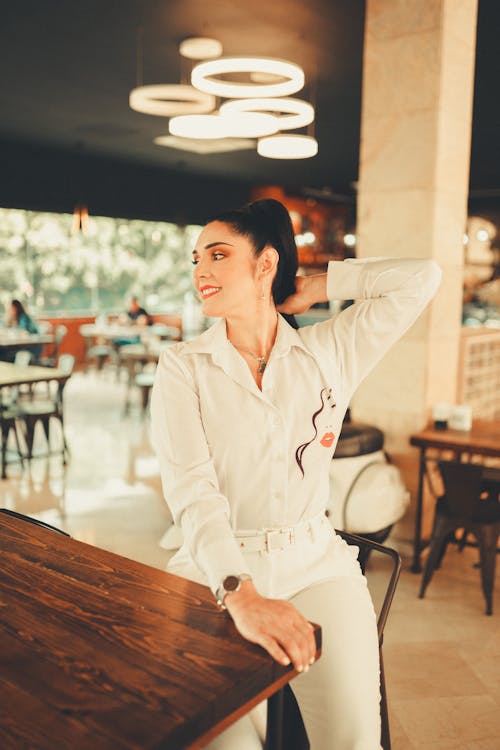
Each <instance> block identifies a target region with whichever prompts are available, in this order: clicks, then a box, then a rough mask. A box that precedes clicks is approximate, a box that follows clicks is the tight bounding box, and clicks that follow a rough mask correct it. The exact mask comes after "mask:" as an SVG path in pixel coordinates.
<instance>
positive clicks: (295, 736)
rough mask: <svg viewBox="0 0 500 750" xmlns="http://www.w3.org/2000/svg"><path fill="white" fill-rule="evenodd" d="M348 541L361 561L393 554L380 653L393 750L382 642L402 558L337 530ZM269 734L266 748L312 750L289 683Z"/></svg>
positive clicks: (385, 733)
mask: <svg viewBox="0 0 500 750" xmlns="http://www.w3.org/2000/svg"><path fill="white" fill-rule="evenodd" d="M336 533H337V534H339V536H341V537H342V538H343V539H345V541H346V542H347V543H348V544H352V545H355V546H356V547H358V548H359V553H358V560H360V559H361V560H366V558H367V552H376V553H381V554H383V555H385V556H386V557H389V558H390V560H391V566H392V569H391V574H390V578H389V581H388V584H387V587H386V590H385V595H384V599H383V602H382V606H381V609H380V612H379V615H378V618H377V630H378V643H379V654H380V695H381V700H380V718H381V745H382V747H383V750H390V747H391V736H390V730H389V715H388V708H387V691H386V686H385V677H384V662H383V658H382V645H383V642H384V628H385V623H386V622H387V616H388V614H389V610H390V607H391V604H392V600H393V598H394V593H395V591H396V586H397V583H398V580H399V575H400V573H401V557H400V555H399V554H398V552H396V550H394V549H392V548H391V547H385V546H383V545H381V544H378V543H377V542H374V541H372V540H371V539H365V538H364V537H360V536H357V535H355V534H349V533H347V532H346V531H336ZM267 727H268V728H267V735H266V742H265V745H264V747H265V750H281V749H283V750H309V747H310V745H309V740H308V738H307V733H306V730H305V727H304V723H303V721H302V717H301V715H300V711H299V707H298V705H297V701H296V700H295V696H294V694H293V691H292V689H291V687H290V686H289V685H285V687H284V688H283V689H282V690H279V691H278V692H277V693H275V694H274V695H273V696H271V697H270V698H269V700H268V703H267Z"/></svg>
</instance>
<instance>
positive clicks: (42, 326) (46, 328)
mask: <svg viewBox="0 0 500 750" xmlns="http://www.w3.org/2000/svg"><path fill="white" fill-rule="evenodd" d="M36 324H37V326H38V330H39V332H40V333H41V334H42V335H45V334H48V333H50V332H51V331H52V323H50V322H49V321H48V320H37V322H36Z"/></svg>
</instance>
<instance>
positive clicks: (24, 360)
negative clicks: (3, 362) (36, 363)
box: [14, 349, 32, 367]
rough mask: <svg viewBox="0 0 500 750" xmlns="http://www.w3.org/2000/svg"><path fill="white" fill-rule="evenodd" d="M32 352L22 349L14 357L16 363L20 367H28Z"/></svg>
mask: <svg viewBox="0 0 500 750" xmlns="http://www.w3.org/2000/svg"><path fill="white" fill-rule="evenodd" d="M31 357H32V353H31V352H29V351H28V350H27V349H20V350H19V351H17V352H16V356H15V357H14V364H15V365H17V366H18V367H28V365H29V363H30V362H31Z"/></svg>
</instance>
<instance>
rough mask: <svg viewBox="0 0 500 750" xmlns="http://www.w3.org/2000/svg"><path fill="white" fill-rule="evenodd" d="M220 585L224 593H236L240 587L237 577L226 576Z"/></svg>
mask: <svg viewBox="0 0 500 750" xmlns="http://www.w3.org/2000/svg"><path fill="white" fill-rule="evenodd" d="M222 585H223V586H224V589H225V591H237V589H238V588H239V586H240V579H239V577H238V576H226V578H224V581H223V583H222Z"/></svg>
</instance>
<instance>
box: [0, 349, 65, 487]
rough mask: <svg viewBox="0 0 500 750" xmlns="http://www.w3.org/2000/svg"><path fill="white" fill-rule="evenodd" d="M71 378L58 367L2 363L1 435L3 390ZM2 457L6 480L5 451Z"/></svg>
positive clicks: (0, 368)
mask: <svg viewBox="0 0 500 750" xmlns="http://www.w3.org/2000/svg"><path fill="white" fill-rule="evenodd" d="M69 377H70V374H69V373H67V372H63V371H62V370H58V369H57V368H56V367H37V366H35V365H28V366H27V367H19V365H14V364H11V363H10V362H0V434H1V430H3V421H4V418H3V416H2V414H3V412H4V409H3V408H2V397H1V391H2V388H16V387H17V386H21V385H34V384H35V383H45V382H50V381H53V380H54V381H57V382H58V383H63V382H64V381H66V380H68V378H69ZM1 455H2V458H1V467H0V468H1V478H2V479H5V478H6V477H7V472H6V464H7V458H6V453H5V452H4V451H2V454H1Z"/></svg>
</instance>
